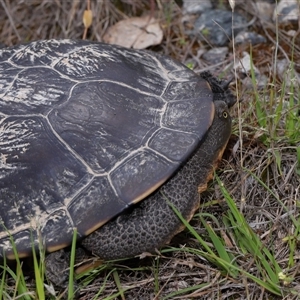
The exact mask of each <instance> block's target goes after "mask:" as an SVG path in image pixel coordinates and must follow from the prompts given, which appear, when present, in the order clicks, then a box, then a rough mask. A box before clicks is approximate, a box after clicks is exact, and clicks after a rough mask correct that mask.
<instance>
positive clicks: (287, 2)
mask: <svg viewBox="0 0 300 300" xmlns="http://www.w3.org/2000/svg"><path fill="white" fill-rule="evenodd" d="M277 18H278V22H279V23H280V24H286V23H298V20H299V8H298V1H297V0H281V1H280V2H279V3H278V5H277V7H276V8H275V10H274V14H273V21H276V19H277Z"/></svg>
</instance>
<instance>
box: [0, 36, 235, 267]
mask: <svg viewBox="0 0 300 300" xmlns="http://www.w3.org/2000/svg"><path fill="white" fill-rule="evenodd" d="M228 85H229V82H225V81H223V80H219V79H216V78H215V77H213V76H212V75H211V74H210V73H209V72H203V73H201V74H200V76H199V75H197V74H196V73H195V72H194V71H192V70H191V69H189V68H188V67H186V66H185V65H183V64H181V63H179V62H177V61H175V60H173V59H172V58H170V57H167V56H163V55H161V54H158V53H154V52H151V51H147V50H133V49H126V48H122V47H119V46H116V45H109V44H104V43H100V42H91V41H86V40H67V39H66V40H42V41H34V42H30V43H27V44H21V45H17V46H13V47H7V48H3V49H1V50H0V203H1V210H0V258H2V259H3V258H4V256H5V257H6V259H15V252H14V247H15V249H16V251H17V253H18V256H19V257H26V256H30V255H31V254H32V249H33V248H35V249H38V248H39V247H40V246H41V244H42V246H43V247H44V249H46V251H47V253H49V256H48V257H47V262H48V265H50V268H51V267H52V269H55V268H56V266H57V265H60V263H61V257H62V254H61V252H62V251H64V250H61V249H64V248H66V247H68V246H69V245H70V244H71V241H72V238H73V233H74V228H76V229H77V238H78V243H79V244H80V245H81V247H83V248H84V249H87V250H88V251H90V252H92V253H94V254H96V255H98V256H99V257H100V258H102V259H104V260H111V259H117V258H126V257H134V256H136V255H139V254H141V253H144V252H153V251H155V249H160V248H161V247H162V246H163V245H165V244H168V243H169V242H170V240H171V239H172V237H173V236H174V235H176V234H177V233H178V232H180V231H181V230H183V228H184V226H183V224H182V222H181V221H180V219H179V218H178V216H177V215H176V213H175V211H174V207H175V208H176V209H177V210H178V211H179V212H180V214H181V215H182V216H183V217H184V218H185V219H186V220H187V221H190V220H191V218H192V216H193V215H194V213H195V211H196V210H197V209H198V208H199V203H200V202H199V194H200V193H201V192H203V191H204V190H205V189H206V188H207V183H208V181H209V180H210V179H211V178H212V175H213V172H214V170H215V168H216V167H217V164H218V162H219V161H220V159H221V157H222V154H223V151H224V149H225V147H226V145H227V142H228V140H229V137H230V135H231V117H230V114H229V109H230V108H231V107H232V106H233V105H234V103H235V98H234V97H233V94H232V93H231V91H230V89H229V87H228ZM12 241H13V242H12ZM13 244H14V246H13ZM48 258H49V259H48Z"/></svg>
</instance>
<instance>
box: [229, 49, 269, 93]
mask: <svg viewBox="0 0 300 300" xmlns="http://www.w3.org/2000/svg"><path fill="white" fill-rule="evenodd" d="M234 68H235V69H236V71H237V73H238V75H239V77H240V79H241V81H242V83H243V86H244V87H247V88H249V89H251V88H253V83H252V79H251V68H253V71H254V76H255V81H256V87H257V88H258V89H261V88H264V87H265V86H266V84H267V83H268V78H267V77H266V76H265V75H264V74H260V72H259V70H258V69H257V68H256V67H255V66H254V65H253V63H252V62H251V57H250V55H249V53H247V52H243V57H242V58H241V59H239V60H238V62H237V63H236V64H235V66H234Z"/></svg>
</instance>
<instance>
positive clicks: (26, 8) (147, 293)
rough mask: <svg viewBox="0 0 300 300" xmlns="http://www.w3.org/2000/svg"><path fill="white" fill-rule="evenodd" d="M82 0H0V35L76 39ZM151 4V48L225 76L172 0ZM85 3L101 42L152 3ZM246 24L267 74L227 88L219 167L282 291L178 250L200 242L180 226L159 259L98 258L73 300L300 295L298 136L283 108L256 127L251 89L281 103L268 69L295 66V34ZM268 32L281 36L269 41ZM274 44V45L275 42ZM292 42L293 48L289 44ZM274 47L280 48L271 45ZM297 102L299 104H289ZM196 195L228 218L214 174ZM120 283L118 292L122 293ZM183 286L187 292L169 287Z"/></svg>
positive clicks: (225, 65)
mask: <svg viewBox="0 0 300 300" xmlns="http://www.w3.org/2000/svg"><path fill="white" fill-rule="evenodd" d="M153 2H154V1H153ZM219 2H222V1H219ZM224 2H225V1H224ZM86 3H87V2H86V1H65V0H52V1H48V0H39V1H33V0H32V1H21V0H0V10H2V11H4V13H2V14H1V15H2V16H4V18H3V17H2V18H1V19H0V42H1V43H3V44H5V45H7V46H10V45H15V44H18V43H21V42H27V41H32V40H37V39H49V38H57V39H58V38H76V39H80V38H81V37H82V35H83V32H84V27H83V24H82V16H83V12H84V10H85V9H86ZM155 3H156V10H155V12H153V13H155V14H156V16H157V17H158V18H159V19H160V20H161V24H162V27H163V30H164V41H163V43H162V44H161V45H160V46H156V47H154V48H153V50H155V51H160V52H162V53H165V54H167V55H170V56H172V57H174V58H176V59H178V60H180V61H182V62H187V61H188V62H191V61H192V62H193V66H194V69H195V71H196V72H197V71H199V70H203V69H210V70H211V71H212V72H213V73H215V74H219V73H220V72H221V71H224V70H228V71H227V72H228V73H229V72H230V71H231V70H232V65H233V57H234V56H233V54H231V55H228V57H227V59H226V60H225V61H223V62H222V64H218V65H214V66H209V65H207V64H206V63H205V62H204V61H203V60H202V59H201V58H199V56H198V55H197V51H198V49H201V48H203V47H206V48H207V47H208V46H207V45H206V44H205V43H204V44H202V43H200V42H198V41H197V40H196V39H192V38H188V37H187V36H186V35H185V33H184V27H183V24H182V23H181V22H180V20H179V17H180V14H181V11H180V9H179V8H178V7H177V6H176V5H175V4H172V5H171V2H170V1H163V0H157V1H155ZM223 5H224V3H223ZM91 9H92V11H93V15H94V19H93V24H92V27H91V28H90V29H89V30H88V34H87V39H89V40H97V41H101V39H102V37H103V35H104V33H105V31H106V29H107V28H108V27H109V26H110V25H112V24H114V23H115V22H116V21H118V20H120V19H123V18H125V17H128V16H136V15H141V14H143V13H145V12H146V11H148V12H149V11H150V10H151V5H149V1H146V0H144V1H136V0H115V1H113V0H112V1H108V0H105V1H91ZM237 10H240V11H241V12H242V13H244V14H245V15H246V16H248V17H249V19H252V18H253V17H254V16H255V11H254V9H253V6H252V1H242V3H241V4H240V5H239V6H238V7H237ZM186 26H188V25H186ZM252 28H254V29H255V30H256V31H257V32H259V33H261V34H262V35H264V36H265V37H266V38H267V39H268V43H267V44H266V45H257V46H254V47H253V48H252V53H253V62H254V64H255V65H256V67H258V68H259V70H260V71H261V72H263V73H264V74H265V75H266V76H267V77H268V78H269V85H268V86H266V88H265V90H263V91H259V90H255V89H249V87H245V86H244V85H243V84H242V83H241V82H240V81H239V80H237V83H238V84H237V85H233V89H235V90H236V93H237V94H238V97H239V100H240V109H239V111H238V109H237V106H236V107H235V108H234V109H233V112H232V114H233V117H234V127H233V135H232V138H231V140H230V143H229V145H228V150H227V152H226V153H225V156H224V161H223V162H222V164H221V166H220V170H219V172H218V174H219V177H220V179H221V181H222V182H223V184H224V187H225V188H226V189H227V191H228V192H229V194H230V195H231V197H232V198H233V199H234V201H235V203H236V205H237V207H238V208H239V210H240V212H241V213H242V214H243V215H244V217H245V218H246V220H247V222H248V224H250V227H251V228H252V229H253V231H254V232H255V233H256V234H257V236H258V237H259V238H260V240H261V241H262V243H263V244H264V245H265V246H266V247H267V248H269V250H270V251H272V252H273V253H274V258H275V259H276V261H277V263H278V264H279V265H280V267H281V268H282V270H283V271H284V272H285V275H286V277H285V278H283V280H282V281H281V282H280V284H281V287H282V296H275V295H273V294H271V293H269V292H268V291H266V290H265V289H263V288H262V287H261V286H260V285H258V284H256V283H254V282H253V281H251V280H249V278H247V277H246V276H240V277H238V278H233V277H231V276H226V275H224V273H222V271H221V270H220V269H218V268H217V267H216V266H215V265H212V264H210V263H209V262H208V261H207V260H206V259H205V258H203V257H202V256H200V255H195V254H193V253H191V252H189V251H185V250H184V247H183V246H184V245H185V247H187V248H192V249H198V248H201V247H200V246H199V243H198V242H196V241H195V239H194V237H193V236H192V235H191V234H190V233H189V232H188V231H187V230H186V231H184V232H183V233H181V234H179V235H178V236H176V237H175V238H174V240H173V241H172V244H171V246H174V247H182V249H181V251H175V250H173V251H172V252H167V251H165V252H162V254H160V255H159V256H152V257H148V258H146V259H143V260H139V259H133V260H129V261H128V260H127V261H124V262H120V263H119V264H109V265H105V266H104V269H103V270H99V269H97V270H96V271H94V273H91V275H90V276H91V277H85V278H84V279H83V281H82V284H84V285H85V284H87V283H88V284H87V285H85V286H84V287H83V288H82V289H81V291H80V295H81V299H92V297H94V296H95V295H97V293H99V289H100V290H101V296H99V299H114V298H118V299H122V298H123V299H300V297H299V296H298V295H297V293H295V294H293V293H292V292H290V291H289V289H291V288H292V289H293V290H295V291H298V292H299V293H300V284H299V282H300V268H299V259H300V253H299V232H298V230H299V227H300V224H299V222H300V221H299V220H300V213H299V206H300V202H299V199H300V197H299V186H300V179H299V157H298V158H297V154H296V153H297V152H296V151H297V149H299V145H300V134H299V132H298V134H297V132H296V133H295V134H294V135H293V136H290V135H289V134H287V131H286V130H285V127H284V125H285V123H286V122H287V120H288V118H287V117H286V116H287V115H288V112H287V111H285V110H284V109H282V110H281V111H280V113H281V114H282V119H280V122H278V124H275V121H274V120H273V119H272V120H273V121H274V122H270V123H268V122H267V124H265V126H262V124H261V123H259V121H258V116H259V115H260V113H261V112H260V111H259V110H258V109H257V106H256V103H255V100H254V99H255V96H257V97H258V98H259V99H267V100H266V102H264V104H265V106H264V107H263V110H264V111H267V110H269V111H268V112H274V113H275V112H276V111H275V108H276V107H278V103H279V102H280V101H283V102H284V103H285V102H286V101H288V99H289V91H286V93H285V94H284V95H283V97H282V99H281V100H280V93H281V90H282V87H283V82H284V80H282V79H280V78H279V77H278V76H277V74H275V73H274V66H275V65H274V64H276V60H275V55H276V59H277V60H278V59H281V58H284V57H287V58H288V59H289V60H293V61H294V62H295V69H296V70H297V71H299V70H300V65H299V61H300V49H299V45H300V43H299V34H298V35H296V39H295V41H292V38H291V37H290V36H289V35H288V34H287V32H288V30H290V29H291V28H290V27H279V28H278V32H277V33H278V36H277V37H276V27H275V26H274V24H269V23H266V22H265V21H263V20H260V19H259V18H257V17H255V19H254V23H253V27H252ZM296 28H297V26H296ZM276 39H277V40H278V41H279V43H276ZM276 44H277V46H278V45H279V48H278V47H277V48H276ZM292 44H294V45H295V47H294V49H292V47H291V45H292ZM276 49H277V50H278V53H277V52H275V50H276ZM243 51H250V46H240V47H237V48H236V49H235V53H234V55H235V56H236V58H237V59H238V57H239V56H240V55H241V53H242V52H243ZM292 51H294V52H293V55H292ZM296 88H297V89H298V90H297V89H295V101H299V87H297V86H296ZM297 93H298V94H297ZM297 97H298V98H297ZM270 101H273V102H270ZM270 103H273V105H274V106H271V105H270ZM295 105H296V106H297V105H299V104H298V103H297V102H296V104H295ZM296 106H295V107H296ZM295 107H293V108H292V109H295ZM296 108H297V107H296ZM289 109H291V107H290V108H289ZM267 115H268V114H267ZM270 115H271V113H270ZM298 117H299V115H298ZM298 151H299V150H298ZM299 153H300V151H299ZM201 201H202V203H203V204H205V205H203V206H202V207H201V211H200V213H206V214H208V213H209V214H211V215H213V216H215V217H216V219H217V220H219V221H220V223H219V224H223V223H222V222H221V220H222V218H223V217H224V216H225V215H226V213H227V211H228V206H227V203H226V201H225V200H224V196H223V193H222V191H221V189H220V187H219V185H218V184H217V183H216V181H214V182H213V183H211V184H210V187H209V189H208V191H207V192H205V193H204V195H203V197H202V200H201ZM297 224H298V226H299V227H297ZM192 225H193V227H194V228H195V229H196V231H197V232H198V233H199V234H200V235H202V236H203V237H204V238H205V237H207V232H206V230H205V229H203V225H202V224H201V222H200V219H199V217H198V216H196V217H195V218H194V219H193V221H192ZM211 226H212V227H213V228H214V230H215V231H216V232H217V233H219V234H220V236H222V238H223V239H224V241H225V244H226V247H227V249H228V251H229V252H232V253H234V254H235V257H236V260H237V262H238V265H240V266H243V269H244V270H245V271H247V272H249V273H251V274H253V275H256V274H257V275H258V276H259V272H258V268H257V265H256V264H255V261H254V260H253V259H252V258H251V257H250V256H247V255H245V253H244V252H243V249H242V248H241V247H240V246H239V245H238V244H237V242H236V239H235V238H234V237H233V235H232V233H231V231H230V230H228V228H224V227H222V226H220V227H219V226H218V224H216V223H214V222H211ZM166 249H171V248H166ZM97 272H98V273H97ZM90 278H91V281H89V279H90ZM289 281H290V282H289ZM118 282H120V284H118ZM31 284H33V285H34V282H33V281H32V280H31V279H30V277H28V286H29V287H30V285H31ZM118 285H119V287H118ZM120 286H121V287H122V289H123V292H122V291H121V292H120ZM13 288H14V286H12V289H13ZM29 289H30V288H29ZM182 290H184V291H186V292H185V293H184V294H180V295H176V294H175V292H178V291H182ZM285 291H286V292H285ZM117 293H119V294H120V295H119V296H118V297H117V296H111V295H116V294H117ZM122 294H123V296H122ZM105 297H107V298H105ZM110 297H112V298H110Z"/></svg>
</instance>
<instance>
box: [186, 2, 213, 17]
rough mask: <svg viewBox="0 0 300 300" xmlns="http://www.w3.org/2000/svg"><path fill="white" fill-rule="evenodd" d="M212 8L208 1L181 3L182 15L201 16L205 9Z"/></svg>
mask: <svg viewBox="0 0 300 300" xmlns="http://www.w3.org/2000/svg"><path fill="white" fill-rule="evenodd" d="M210 8H212V4H211V2H210V0H201V1H195V0H184V1H183V14H201V13H202V12H204V11H205V10H207V9H210Z"/></svg>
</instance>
